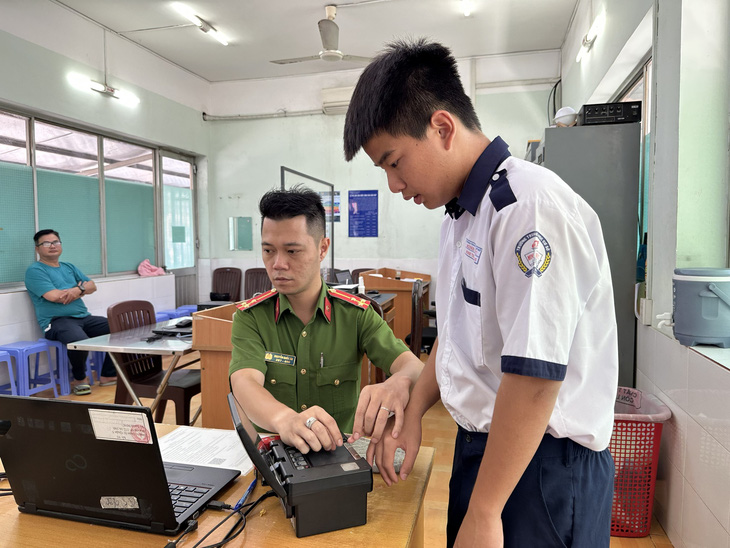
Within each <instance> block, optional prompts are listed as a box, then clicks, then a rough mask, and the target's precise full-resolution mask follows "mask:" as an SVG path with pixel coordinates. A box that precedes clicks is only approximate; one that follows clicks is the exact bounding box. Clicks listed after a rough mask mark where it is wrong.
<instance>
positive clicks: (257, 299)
mask: <svg viewBox="0 0 730 548" xmlns="http://www.w3.org/2000/svg"><path fill="white" fill-rule="evenodd" d="M274 295H278V292H277V291H276V289H270V290H269V291H267V292H266V293H261V294H260V295H256V296H255V297H251V298H250V299H249V300H247V301H243V302H242V303H238V304H237V305H236V308H238V309H239V310H248V309H249V308H251V307H252V306H256V305H257V304H259V303H262V302H264V301H266V300H268V299H270V298H271V297H273V296H274Z"/></svg>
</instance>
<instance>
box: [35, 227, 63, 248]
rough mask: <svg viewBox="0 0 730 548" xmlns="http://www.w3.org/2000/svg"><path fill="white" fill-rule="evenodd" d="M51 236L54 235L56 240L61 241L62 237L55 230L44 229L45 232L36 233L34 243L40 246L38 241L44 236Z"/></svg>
mask: <svg viewBox="0 0 730 548" xmlns="http://www.w3.org/2000/svg"><path fill="white" fill-rule="evenodd" d="M49 234H54V235H55V236H56V238H58V239H59V240H60V239H61V236H59V235H58V232H56V231H55V230H53V229H52V228H44V229H43V230H39V231H38V232H36V233H35V236H33V241H34V242H35V245H38V240H40V239H41V238H42V237H43V236H48V235H49Z"/></svg>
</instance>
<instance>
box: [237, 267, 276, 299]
mask: <svg viewBox="0 0 730 548" xmlns="http://www.w3.org/2000/svg"><path fill="white" fill-rule="evenodd" d="M243 286H244V287H243V298H244V300H248V299H250V298H251V297H253V296H254V295H256V293H265V292H266V291H268V290H269V289H271V280H270V279H269V275H268V274H267V273H266V269H265V268H249V269H247V270H246V276H245V278H244V281H243Z"/></svg>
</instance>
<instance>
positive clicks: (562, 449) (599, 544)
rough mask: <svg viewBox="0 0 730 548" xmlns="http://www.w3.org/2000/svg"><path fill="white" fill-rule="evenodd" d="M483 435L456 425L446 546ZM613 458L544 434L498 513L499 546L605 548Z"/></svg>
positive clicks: (463, 506) (462, 510) (461, 512)
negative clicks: (502, 540) (500, 515)
mask: <svg viewBox="0 0 730 548" xmlns="http://www.w3.org/2000/svg"><path fill="white" fill-rule="evenodd" d="M487 437H488V434H485V433H483V432H468V431H466V430H464V429H463V428H461V427H459V431H458V432H457V434H456V445H455V448H454V465H453V469H452V472H451V482H450V483H449V512H448V524H447V526H446V537H447V546H449V547H452V546H453V545H454V542H455V541H456V535H457V534H458V532H459V527H461V522H462V521H463V520H464V516H465V515H466V511H467V508H468V506H469V499H470V498H471V494H472V490H473V488H474V483H475V482H476V478H477V473H478V472H479V465H480V464H481V462H482V456H483V455H484V447H485V446H486V443H487ZM613 479H614V465H613V458H612V457H611V453H609V451H608V449H606V450H604V451H592V450H590V449H587V448H585V447H583V446H582V445H580V444H577V443H575V442H574V441H572V440H570V439H568V438H560V439H558V438H554V437H553V436H550V435H549V434H546V435H545V437H544V438H543V441H542V443H541V444H540V446H539V447H538V449H537V451H536V453H535V456H534V457H533V459H532V461H531V462H530V464H529V465H528V466H527V469H526V470H525V472H524V474H523V475H522V478H520V481H519V482H518V483H517V486H516V487H515V490H514V491H513V492H512V494H511V495H510V497H509V499H508V500H507V504H506V505H505V507H504V510H503V512H502V528H503V531H504V547H505V548H527V547H530V548H570V547H572V548H608V546H609V544H610V536H611V505H612V502H613Z"/></svg>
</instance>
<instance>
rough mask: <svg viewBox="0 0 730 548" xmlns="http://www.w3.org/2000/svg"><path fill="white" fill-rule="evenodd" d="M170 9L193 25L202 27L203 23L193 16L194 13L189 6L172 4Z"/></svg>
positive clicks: (178, 3) (177, 3)
mask: <svg viewBox="0 0 730 548" xmlns="http://www.w3.org/2000/svg"><path fill="white" fill-rule="evenodd" d="M172 8H173V9H174V10H175V11H176V12H178V13H179V14H180V15H182V16H183V17H185V19H187V20H188V21H190V22H191V23H192V24H193V25H195V26H198V27H202V26H203V21H201V19H200V17H198V16H197V15H195V12H194V11H193V9H192V8H190V7H189V6H186V5H185V4H181V3H180V2H173V3H172Z"/></svg>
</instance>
